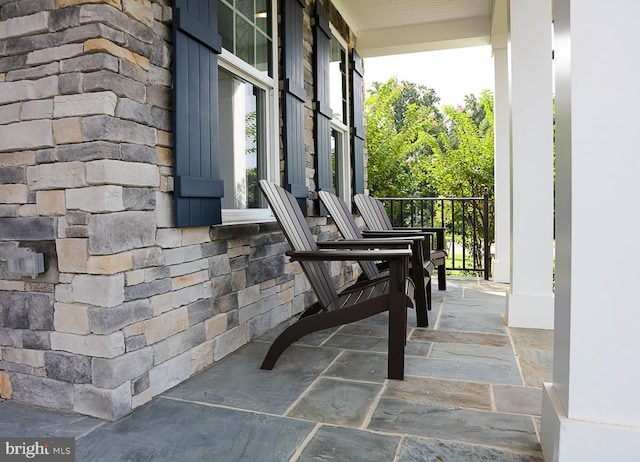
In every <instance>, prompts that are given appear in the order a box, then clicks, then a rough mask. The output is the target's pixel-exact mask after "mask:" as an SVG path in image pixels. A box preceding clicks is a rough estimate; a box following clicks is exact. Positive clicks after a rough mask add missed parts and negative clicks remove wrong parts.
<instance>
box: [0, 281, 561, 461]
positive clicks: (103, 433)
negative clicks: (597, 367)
mask: <svg viewBox="0 0 640 462" xmlns="http://www.w3.org/2000/svg"><path fill="white" fill-rule="evenodd" d="M507 288H508V286H506V285H503V284H496V283H492V282H486V281H483V280H478V279H476V278H454V277H449V279H448V281H447V290H446V291H438V290H437V289H436V288H435V287H434V290H433V310H432V311H431V312H430V313H429V322H430V327H428V328H416V327H415V325H416V324H415V315H414V313H413V312H412V311H410V313H409V321H408V343H407V349H406V360H405V380H403V381H396V380H388V379H387V378H386V367H387V366H386V364H387V358H386V345H387V341H386V335H387V316H386V314H382V315H378V316H376V317H374V318H369V319H367V320H365V321H362V322H358V323H354V324H350V325H346V326H342V327H340V328H337V329H332V330H329V331H323V332H319V333H316V334H313V335H310V336H307V337H305V338H303V339H302V340H301V341H300V342H298V343H297V344H295V345H293V346H292V347H290V348H289V349H288V350H287V351H286V352H285V353H284V354H283V356H282V357H281V358H280V359H279V361H278V363H277V364H276V367H275V368H274V369H273V370H272V371H264V370H261V369H260V368H259V365H260V363H261V361H262V359H263V357H264V355H265V353H266V351H267V349H268V347H269V343H270V342H271V341H272V340H273V339H274V338H275V337H276V335H277V332H278V331H279V330H280V329H282V328H283V327H282V326H281V327H280V328H279V329H274V331H273V332H270V333H268V334H267V335H265V336H264V337H263V338H261V339H259V340H256V341H252V342H250V343H249V344H247V345H245V346H244V347H242V348H240V349H239V350H238V351H236V352H234V353H232V354H231V355H229V356H227V357H226V358H224V359H223V360H222V361H219V362H218V363H216V364H214V365H213V366H211V367H209V368H208V369H206V370H204V371H203V372H201V373H199V374H198V375H196V376H194V377H192V378H191V379H189V380H187V381H186V382H184V383H182V384H180V385H178V386H176V387H175V388H173V389H171V390H169V391H167V392H165V393H164V394H162V395H160V396H157V397H156V398H154V399H153V400H152V401H151V402H149V403H147V404H146V405H144V406H142V407H141V408H139V409H136V410H135V411H133V412H132V413H131V414H129V415H128V416H126V417H124V418H122V419H121V420H119V421H117V422H105V421H102V420H99V419H95V418H91V417H86V416H80V415H78V414H73V413H68V412H61V411H56V410H50V409H44V408H38V407H33V406H29V405H26V404H21V403H18V402H15V401H4V402H0V436H4V437H41V436H71V437H75V439H76V461H78V462H80V461H181V462H185V461H221V462H230V461H243V462H244V461H250V462H252V461H260V462H264V461H299V462H301V461H317V460H320V461H339V462H343V461H350V462H351V461H363V462H364V461H366V462H372V461H394V462H409V461H420V462H428V461H447V462H457V461H460V462H469V461H500V462H516V461H518V462H540V461H543V458H542V453H541V448H540V443H539V438H540V428H539V425H540V419H539V416H540V407H541V398H542V391H541V386H542V383H543V381H549V380H550V378H551V358H552V348H553V345H552V342H553V334H552V332H551V331H544V330H530V329H513V328H507V327H506V326H505V323H504V319H503V314H504V309H505V293H506V290H507Z"/></svg>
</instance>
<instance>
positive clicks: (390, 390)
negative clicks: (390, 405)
mask: <svg viewBox="0 0 640 462" xmlns="http://www.w3.org/2000/svg"><path fill="white" fill-rule="evenodd" d="M382 396H383V397H384V398H393V399H403V400H405V401H412V402H417V403H423V404H439V405H445V406H458V407H464V408H474V409H485V410H491V391H490V387H489V384H488V383H475V382H463V381H459V380H441V379H432V378H427V377H412V376H406V377H405V378H404V380H390V381H389V383H388V385H387V388H386V389H385V390H384V392H383V395H382Z"/></svg>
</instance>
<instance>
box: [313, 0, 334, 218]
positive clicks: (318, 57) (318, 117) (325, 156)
mask: <svg viewBox="0 0 640 462" xmlns="http://www.w3.org/2000/svg"><path fill="white" fill-rule="evenodd" d="M330 49H331V29H330V28H329V13H328V11H327V9H326V8H325V7H324V6H323V5H322V4H321V3H320V2H316V11H315V27H314V58H315V62H314V64H315V66H314V67H315V73H314V86H315V101H314V106H315V111H314V124H315V133H314V137H315V142H316V156H315V167H316V181H317V188H318V191H323V190H324V191H329V192H331V193H332V194H335V189H334V187H333V169H332V168H331V119H332V118H333V111H332V110H331V95H330V88H331V86H330V78H329V63H330V56H329V53H330ZM319 213H320V214H322V215H326V213H327V211H326V210H325V209H324V207H322V206H320V207H319Z"/></svg>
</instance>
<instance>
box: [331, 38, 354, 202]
mask: <svg viewBox="0 0 640 462" xmlns="http://www.w3.org/2000/svg"><path fill="white" fill-rule="evenodd" d="M331 32H332V35H331V45H330V52H329V80H330V87H329V88H330V104H331V110H332V111H333V119H332V120H331V167H332V176H333V182H334V185H333V186H334V189H335V191H336V195H337V196H338V197H341V198H342V199H343V200H344V201H345V202H346V203H347V204H348V205H349V206H350V204H351V175H350V166H349V99H348V97H347V95H348V88H347V85H348V81H349V80H348V78H347V44H346V43H345V41H344V40H343V39H342V38H341V37H340V36H339V35H338V33H337V32H336V31H335V30H334V29H333V27H331Z"/></svg>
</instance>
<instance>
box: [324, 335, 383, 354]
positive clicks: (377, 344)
mask: <svg viewBox="0 0 640 462" xmlns="http://www.w3.org/2000/svg"><path fill="white" fill-rule="evenodd" d="M387 344H388V341H387V339H386V338H381V337H371V336H368V335H346V334H342V333H341V332H340V333H337V334H335V335H332V336H331V338H330V339H328V340H327V341H326V342H325V343H324V344H323V346H326V347H332V348H344V349H347V350H360V351H375V352H378V353H386V352H387Z"/></svg>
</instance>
